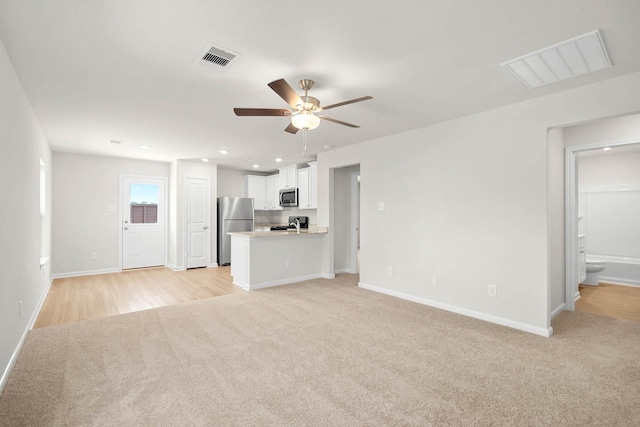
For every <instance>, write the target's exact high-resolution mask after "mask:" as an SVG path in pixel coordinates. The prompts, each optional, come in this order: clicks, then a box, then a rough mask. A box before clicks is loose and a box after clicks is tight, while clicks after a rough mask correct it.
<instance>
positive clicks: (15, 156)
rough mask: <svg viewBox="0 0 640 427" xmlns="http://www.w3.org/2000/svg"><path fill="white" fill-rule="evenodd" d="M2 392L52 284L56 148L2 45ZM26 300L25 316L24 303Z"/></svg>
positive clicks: (0, 329) (0, 201)
mask: <svg viewBox="0 0 640 427" xmlns="http://www.w3.org/2000/svg"><path fill="white" fill-rule="evenodd" d="M0 94H1V95H0V272H1V273H0V393H2V389H3V387H4V385H5V384H6V381H7V380H8V374H9V372H10V369H11V366H12V365H13V363H15V360H16V358H17V355H18V352H19V349H20V347H21V344H22V342H23V340H24V338H26V334H27V332H28V329H29V327H30V326H31V324H32V322H33V321H35V315H36V314H37V313H36V311H37V309H38V308H39V305H40V304H41V303H42V301H43V299H44V297H45V292H46V290H47V288H48V284H49V280H50V271H51V268H50V266H51V262H48V263H47V264H45V265H44V266H43V267H42V268H41V267H40V249H41V248H40V246H41V243H40V233H41V223H40V160H41V159H42V160H43V161H44V163H45V168H46V182H47V185H46V194H47V200H46V221H45V223H46V230H45V246H46V248H45V250H44V252H45V253H46V254H49V255H50V254H51V246H50V242H51V150H50V149H49V146H48V144H47V141H46V139H45V136H44V134H43V132H42V130H41V129H40V126H39V124H38V121H37V119H36V117H35V114H34V112H33V110H32V108H31V105H30V103H29V100H28V99H27V96H26V94H25V92H24V90H23V88H22V85H21V84H20V81H19V79H18V76H17V75H16V73H15V70H14V69H13V65H12V64H11V61H10V59H9V56H8V55H7V52H6V50H5V47H4V44H3V43H2V41H0ZM20 301H22V315H20V313H19V302H20Z"/></svg>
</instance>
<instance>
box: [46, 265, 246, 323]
mask: <svg viewBox="0 0 640 427" xmlns="http://www.w3.org/2000/svg"><path fill="white" fill-rule="evenodd" d="M234 292H243V291H242V289H241V288H240V287H238V286H235V285H233V284H232V283H231V275H230V267H218V268H198V269H193V270H187V271H180V272H175V271H172V270H170V269H168V268H150V269H140V270H129V271H124V272H122V273H113V274H100V275H96V276H82V277H70V278H65V279H55V280H54V281H53V283H52V284H51V289H50V290H49V293H48V294H47V297H46V299H45V301H44V304H43V305H42V309H41V310H40V314H39V315H38V319H37V320H36V323H35V325H34V328H42V327H45V326H52V325H59V324H62V323H69V322H77V321H79V320H87V319H95V318H99V317H106V316H112V315H115V314H123V313H131V312H134V311H140V310H147V309H150V308H155V307H162V306H165V305H172V304H179V303H183V302H187V301H193V300H198V299H203V298H210V297H215V296H220V295H227V294H231V293H234Z"/></svg>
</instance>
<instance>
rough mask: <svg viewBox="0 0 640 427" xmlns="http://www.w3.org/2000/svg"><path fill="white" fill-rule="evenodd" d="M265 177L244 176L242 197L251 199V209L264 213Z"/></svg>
mask: <svg viewBox="0 0 640 427" xmlns="http://www.w3.org/2000/svg"><path fill="white" fill-rule="evenodd" d="M266 183H267V180H266V177H264V176H258V175H245V176H244V196H245V197H249V198H251V199H253V209H255V210H257V211H266V210H268V209H267V199H266Z"/></svg>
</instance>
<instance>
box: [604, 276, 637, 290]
mask: <svg viewBox="0 0 640 427" xmlns="http://www.w3.org/2000/svg"><path fill="white" fill-rule="evenodd" d="M598 281H599V282H605V283H611V284H612V285H621V286H634V287H636V288H637V287H638V286H640V280H633V279H627V278H621V277H608V276H598Z"/></svg>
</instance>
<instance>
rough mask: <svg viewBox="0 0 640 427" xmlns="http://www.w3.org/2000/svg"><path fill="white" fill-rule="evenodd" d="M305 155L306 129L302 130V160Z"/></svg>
mask: <svg viewBox="0 0 640 427" xmlns="http://www.w3.org/2000/svg"><path fill="white" fill-rule="evenodd" d="M306 154H307V129H302V158H304V156H305V155H306Z"/></svg>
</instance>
